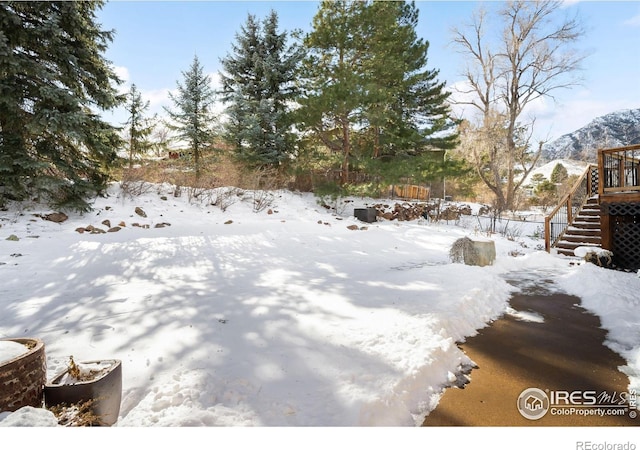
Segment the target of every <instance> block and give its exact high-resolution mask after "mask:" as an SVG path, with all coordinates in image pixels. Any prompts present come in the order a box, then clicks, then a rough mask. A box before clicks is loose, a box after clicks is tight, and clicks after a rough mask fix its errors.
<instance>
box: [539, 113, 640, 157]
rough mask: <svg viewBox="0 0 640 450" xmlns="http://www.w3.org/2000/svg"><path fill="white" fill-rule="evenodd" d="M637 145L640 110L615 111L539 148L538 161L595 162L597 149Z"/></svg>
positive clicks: (639, 132) (639, 136) (639, 134)
mask: <svg viewBox="0 0 640 450" xmlns="http://www.w3.org/2000/svg"><path fill="white" fill-rule="evenodd" d="M633 144H640V109H625V110H622V111H616V112H613V113H610V114H607V115H604V116H601V117H598V118H597V119H594V120H593V121H592V122H591V123H589V124H588V125H586V126H584V127H582V128H580V129H579V130H577V131H574V132H573V133H569V134H565V135H564V136H562V137H560V138H558V139H556V140H555V141H553V142H551V143H549V144H547V145H545V146H544V147H543V149H542V155H541V156H542V159H543V160H544V161H550V160H554V159H571V160H578V161H589V162H596V158H597V150H598V149H599V148H610V147H622V146H626V145H633Z"/></svg>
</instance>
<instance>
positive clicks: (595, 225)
mask: <svg viewBox="0 0 640 450" xmlns="http://www.w3.org/2000/svg"><path fill="white" fill-rule="evenodd" d="M571 226H572V227H574V228H579V229H581V230H600V222H573V223H572V224H571Z"/></svg>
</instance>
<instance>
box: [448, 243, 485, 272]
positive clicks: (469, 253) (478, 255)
mask: <svg viewBox="0 0 640 450" xmlns="http://www.w3.org/2000/svg"><path fill="white" fill-rule="evenodd" d="M450 255H451V259H452V260H453V262H464V263H465V264H466V265H468V266H490V265H492V264H493V262H494V261H495V260H496V244H495V242H494V241H492V240H490V239H487V240H478V239H470V238H468V237H464V238H461V239H458V240H457V241H455V242H454V243H453V246H452V247H451V251H450Z"/></svg>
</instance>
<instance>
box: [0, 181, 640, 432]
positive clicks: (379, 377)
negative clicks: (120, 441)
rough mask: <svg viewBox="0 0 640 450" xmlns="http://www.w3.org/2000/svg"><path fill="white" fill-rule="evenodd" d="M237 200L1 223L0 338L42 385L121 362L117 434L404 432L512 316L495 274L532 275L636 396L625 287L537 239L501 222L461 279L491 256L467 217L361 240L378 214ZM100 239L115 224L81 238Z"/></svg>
mask: <svg viewBox="0 0 640 450" xmlns="http://www.w3.org/2000/svg"><path fill="white" fill-rule="evenodd" d="M221 195H222V194H221ZM234 195H235V198H233V197H228V198H226V200H227V201H228V202H229V205H228V207H227V208H226V211H222V210H221V208H220V207H218V206H212V205H210V204H209V202H199V201H192V202H189V201H188V199H187V197H188V196H187V195H186V194H183V195H182V196H180V197H174V196H173V190H172V188H171V187H169V186H157V187H154V189H152V190H151V191H149V192H147V193H146V194H144V195H141V196H139V197H135V198H130V197H127V196H125V195H123V194H122V192H121V191H120V189H119V187H118V185H113V186H112V188H111V191H110V196H109V197H108V198H102V199H98V200H97V201H96V203H95V205H94V211H93V212H91V213H88V214H85V215H72V216H71V217H70V218H69V219H68V220H66V221H65V222H63V223H61V224H57V223H53V222H50V221H46V220H43V219H42V218H41V217H38V216H35V215H34V214H41V215H44V214H46V213H50V212H52V211H51V210H48V209H38V208H36V207H34V208H32V209H24V210H18V209H16V208H9V210H7V211H2V212H0V338H7V337H37V338H40V339H42V340H43V341H44V342H45V345H46V354H47V364H48V368H47V369H48V376H47V378H48V379H50V378H52V377H53V375H55V374H56V373H58V372H59V371H61V370H62V369H64V367H65V366H66V364H67V361H68V359H69V356H71V355H73V357H74V359H75V360H76V361H82V360H94V359H102V358H109V359H121V360H122V367H123V399H122V406H121V410H120V418H119V421H118V423H117V424H116V425H118V426H122V427H136V426H144V427H146V426H382V425H389V426H415V425H419V424H420V423H421V422H422V420H423V418H424V417H425V415H427V414H428V413H429V412H430V411H431V410H432V409H433V408H435V406H436V405H437V403H438V400H439V398H440V396H441V394H442V392H443V389H444V388H445V386H447V385H448V384H449V383H450V382H451V381H452V380H454V379H455V373H456V371H458V370H459V368H460V367H461V366H464V365H467V364H470V363H471V361H470V360H469V359H468V358H467V357H466V355H464V354H463V353H462V352H461V351H460V350H459V349H458V347H457V346H456V342H457V341H463V340H464V339H465V338H466V337H468V336H472V335H474V334H475V333H476V332H477V330H478V329H480V328H482V327H484V326H486V325H487V324H488V323H490V322H491V321H492V320H494V319H496V318H498V317H499V316H500V315H502V314H505V313H507V312H509V311H510V310H509V305H508V300H509V297H510V295H511V293H512V292H513V290H514V288H513V287H512V286H510V285H509V284H508V283H507V282H506V281H505V279H504V276H505V274H507V273H509V272H512V271H528V272H530V273H531V274H536V273H544V274H545V276H548V274H549V273H551V274H553V275H552V276H553V278H554V280H555V286H556V289H558V290H562V291H564V292H567V293H570V294H574V295H577V296H580V297H581V298H582V300H583V306H584V307H586V308H588V309H589V310H591V311H593V312H594V313H596V314H598V315H599V316H600V317H601V319H602V322H603V326H604V327H605V328H606V329H607V330H608V331H609V342H608V345H610V347H611V348H612V349H613V350H615V351H616V352H618V353H620V354H621V355H622V356H623V357H624V358H625V359H626V360H627V361H628V366H627V367H625V368H624V369H623V370H624V372H625V373H627V374H628V375H629V376H630V377H631V385H632V386H630V387H633V388H635V389H638V388H640V326H639V324H640V295H639V294H638V292H640V278H638V276H637V275H636V274H633V273H622V272H615V271H610V270H606V269H601V268H598V267H596V266H594V265H591V264H578V265H571V264H569V260H568V259H566V258H563V257H559V256H554V255H549V254H547V253H545V252H544V251H541V250H539V248H540V246H541V245H542V246H543V244H544V243H543V241H542V238H541V237H539V234H540V233H539V232H540V230H541V225H540V224H539V223H534V222H531V223H519V224H516V223H514V222H511V223H510V224H509V226H511V227H512V230H513V234H511V235H510V233H505V235H506V236H509V235H510V236H509V237H510V239H507V238H506V237H505V236H502V235H501V234H494V235H492V236H491V238H492V239H494V240H495V243H496V250H497V259H496V262H495V264H494V265H492V266H488V267H476V266H465V265H463V264H453V263H451V261H450V258H449V249H450V247H451V245H452V243H453V242H454V241H455V240H457V239H458V238H461V237H464V236H470V237H473V236H474V235H475V236H482V237H486V233H483V232H482V231H481V230H480V224H481V222H479V220H478V219H477V218H476V217H473V216H468V217H464V218H463V219H462V220H461V221H460V222H458V223H454V222H449V223H446V222H439V223H430V222H427V221H426V220H418V221H411V222H408V221H407V222H398V221H379V222H376V223H371V224H365V223H362V222H358V221H357V220H356V219H355V218H354V217H353V208H354V206H356V205H363V204H365V203H368V204H373V203H379V202H378V201H373V200H363V199H352V200H354V201H353V202H349V203H345V204H341V206H339V207H338V208H337V213H336V212H335V211H331V210H328V209H326V208H323V207H322V206H320V205H319V204H318V201H317V199H316V198H315V197H313V196H312V195H310V194H297V193H291V192H288V191H278V192H274V193H273V199H272V201H271V203H270V205H269V208H265V209H262V210H260V211H258V212H256V211H255V209H256V208H254V206H253V205H254V200H255V199H256V198H257V197H256V195H255V194H254V193H251V192H245V193H244V194H240V193H239V194H238V195H236V194H234ZM262 198H263V199H264V197H262ZM387 203H391V204H393V201H391V200H389V201H388V202H387ZM136 207H139V208H141V209H142V210H143V211H144V213H145V214H146V217H142V216H140V215H138V214H136V213H135V208H136ZM105 219H108V220H109V221H110V225H111V226H112V227H113V226H116V225H118V224H120V222H124V223H123V224H120V225H121V226H120V228H121V229H120V230H119V231H117V232H111V233H104V234H90V233H88V232H85V233H79V232H77V231H76V229H77V228H79V227H87V226H88V225H93V226H95V227H101V228H103V229H106V228H107V226H105V225H102V224H101V222H102V221H103V220H105ZM134 223H137V224H138V225H139V226H134ZM157 224H164V225H163V226H161V227H158V228H156V225H157ZM354 224H355V225H358V227H360V228H366V229H357V230H352V229H348V228H347V227H348V226H349V225H354ZM146 225H148V227H146ZM11 235H14V236H15V237H17V238H18V239H19V240H7V238H8V237H10V236H11ZM10 417H11V415H10V414H7V413H5V414H0V425H2V421H3V420H2V419H4V421H6V422H5V424H6V423H7V422H8V421H9V418H10Z"/></svg>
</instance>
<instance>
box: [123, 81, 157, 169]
mask: <svg viewBox="0 0 640 450" xmlns="http://www.w3.org/2000/svg"><path fill="white" fill-rule="evenodd" d="M125 109H126V110H127V112H128V113H129V118H128V119H127V122H126V123H125V126H126V129H125V131H126V133H127V153H128V154H129V169H131V168H132V167H133V159H134V157H136V156H140V155H143V154H144V153H146V152H147V151H148V150H149V149H151V147H152V146H153V143H152V142H151V141H150V139H149V137H150V135H151V133H152V132H153V129H154V125H153V123H152V120H151V119H149V118H146V117H145V112H146V111H147V110H148V109H149V101H148V100H147V101H146V102H145V101H143V100H142V94H140V92H139V91H138V88H137V87H136V85H135V84H132V85H131V89H129V92H128V94H127V103H126V105H125Z"/></svg>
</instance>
